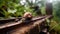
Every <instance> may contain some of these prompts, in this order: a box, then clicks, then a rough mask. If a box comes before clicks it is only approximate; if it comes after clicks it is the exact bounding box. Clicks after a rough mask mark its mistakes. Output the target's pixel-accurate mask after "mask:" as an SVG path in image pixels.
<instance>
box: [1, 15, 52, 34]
mask: <svg viewBox="0 0 60 34" xmlns="http://www.w3.org/2000/svg"><path fill="white" fill-rule="evenodd" d="M51 17H52V15H49V16H42V17H37V18H33V19H32V21H35V22H31V23H30V24H21V23H20V22H16V23H14V24H13V23H11V24H6V25H1V26H0V31H2V33H3V32H5V33H6V34H17V33H18V34H26V33H27V34H29V33H30V32H29V31H31V29H33V30H34V28H35V27H36V26H37V27H38V26H39V25H40V24H41V23H42V22H44V21H45V20H46V19H47V18H48V19H49V18H51ZM20 25H21V26H22V27H20ZM12 28H13V29H12ZM5 29H6V31H4V30H5ZM11 29H12V30H11ZM9 30H11V31H9ZM38 33H39V30H38Z"/></svg>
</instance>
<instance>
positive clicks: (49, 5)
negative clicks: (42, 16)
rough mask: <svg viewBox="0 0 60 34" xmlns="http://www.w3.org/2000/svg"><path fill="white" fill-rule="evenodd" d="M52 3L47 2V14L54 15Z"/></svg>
mask: <svg viewBox="0 0 60 34" xmlns="http://www.w3.org/2000/svg"><path fill="white" fill-rule="evenodd" d="M52 11H53V10H52V3H49V2H46V14H47V15H52Z"/></svg>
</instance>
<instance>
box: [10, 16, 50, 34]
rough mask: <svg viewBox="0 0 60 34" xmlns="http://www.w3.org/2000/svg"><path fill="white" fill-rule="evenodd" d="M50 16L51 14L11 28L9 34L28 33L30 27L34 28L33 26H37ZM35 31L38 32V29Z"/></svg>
mask: <svg viewBox="0 0 60 34" xmlns="http://www.w3.org/2000/svg"><path fill="white" fill-rule="evenodd" d="M50 17H51V16H47V17H46V18H44V19H41V20H38V21H36V22H34V23H32V24H28V25H25V26H23V27H19V28H16V29H14V30H12V31H11V32H10V34H29V31H32V30H31V29H33V30H34V28H35V27H37V26H39V25H40V24H41V23H42V22H43V21H45V20H46V19H47V18H50ZM35 31H37V32H39V31H38V30H35ZM35 31H34V33H35V34H37V33H36V32H35ZM32 33H33V31H32Z"/></svg>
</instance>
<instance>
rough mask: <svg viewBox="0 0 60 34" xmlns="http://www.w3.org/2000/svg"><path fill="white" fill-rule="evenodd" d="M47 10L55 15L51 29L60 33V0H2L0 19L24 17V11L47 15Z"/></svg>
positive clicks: (0, 1)
mask: <svg viewBox="0 0 60 34" xmlns="http://www.w3.org/2000/svg"><path fill="white" fill-rule="evenodd" d="M47 7H48V8H47ZM47 11H49V12H48V15H49V14H50V12H52V15H53V18H52V19H51V23H50V30H49V31H50V32H52V33H58V34H60V0H0V19H6V18H11V17H22V16H23V14H24V12H31V13H32V14H33V16H38V15H46V14H47Z"/></svg>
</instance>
